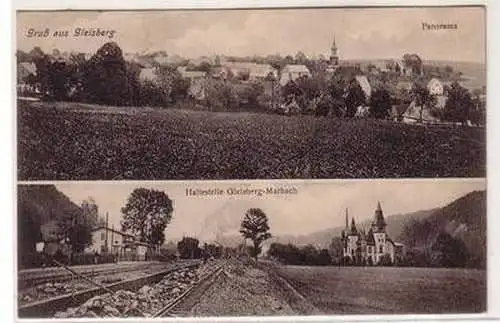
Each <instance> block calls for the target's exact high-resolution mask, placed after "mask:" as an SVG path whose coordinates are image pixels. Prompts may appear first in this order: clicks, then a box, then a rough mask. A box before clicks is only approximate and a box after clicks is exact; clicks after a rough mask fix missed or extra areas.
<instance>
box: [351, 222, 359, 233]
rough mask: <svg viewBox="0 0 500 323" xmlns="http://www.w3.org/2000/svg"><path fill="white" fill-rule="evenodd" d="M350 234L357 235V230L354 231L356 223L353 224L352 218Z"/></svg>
mask: <svg viewBox="0 0 500 323" xmlns="http://www.w3.org/2000/svg"><path fill="white" fill-rule="evenodd" d="M351 234H352V235H356V234H358V229H356V222H354V218H352V220H351Z"/></svg>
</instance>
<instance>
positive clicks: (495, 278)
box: [0, 0, 500, 322]
mask: <svg viewBox="0 0 500 323" xmlns="http://www.w3.org/2000/svg"><path fill="white" fill-rule="evenodd" d="M0 3H1V7H0V13H1V15H2V16H1V18H2V21H3V22H4V28H0V32H1V33H2V36H5V38H4V39H6V40H7V44H6V46H7V48H9V50H7V51H6V50H2V51H1V54H2V55H6V56H7V57H6V58H7V59H6V60H3V62H4V64H3V66H4V70H3V73H1V82H2V86H0V89H1V90H2V91H4V93H2V94H3V95H0V100H2V103H3V104H1V105H0V111H1V112H0V113H2V116H1V118H0V122H3V123H5V124H2V126H0V131H2V133H1V135H0V138H1V140H2V145H1V147H2V148H3V149H5V152H4V154H3V156H5V157H7V156H9V157H12V158H15V155H14V152H15V141H14V139H15V137H14V131H15V126H14V127H13V125H15V113H14V109H13V106H14V105H13V103H14V100H13V98H12V97H11V94H12V93H13V92H14V91H13V90H12V89H13V86H12V84H13V80H15V78H14V77H13V76H14V72H13V71H14V67H13V66H14V62H13V55H11V54H13V53H14V52H15V47H12V45H13V44H14V42H13V41H14V37H13V36H12V35H13V34H14V31H13V30H10V29H9V27H10V28H15V27H13V26H15V21H14V19H15V18H14V17H15V13H14V10H57V9H59V10H61V9H77V10H85V9H87V10H96V9H102V10H103V9H113V10H118V9H121V10H123V9H143V10H146V9H216V8H249V7H253V8H266V7H267V8H269V7H272V8H283V7H324V6H443V5H444V6H447V5H448V6H449V5H485V4H486V3H485V1H479V0H469V1H453V0H440V1H439V2H438V1H436V0H419V1H416V0H413V1H411V2H410V1H408V2H405V3H401V2H398V1H387V0H385V1H375V0H365V1H360V0H351V1H348V0H344V1H328V0H311V1H306V0H287V1H283V0H280V1H274V2H273V1H270V0H268V1H266V0H253V1H252V0H246V1H245V0H232V1H231V0H217V1H215V0H214V1H206V0H201V1H196V0H190V1H182V0H171V1H153V0H129V1H127V2H125V1H123V0H108V1H102V0H85V1H75V0H71V1H70V0H60V1H57V0H45V1H43V2H42V1H40V0H18V1H17V2H16V3H15V4H14V6H15V7H14V8H9V2H8V1H0ZM499 8H500V6H499V2H498V1H495V2H494V1H491V2H490V3H488V6H487V24H488V27H487V30H488V34H487V38H488V60H487V64H488V105H487V107H488V127H487V129H488V253H489V255H488V256H489V259H488V314H487V315H485V314H480V315H404V316H402V315H397V316H385V315H384V316H357V315H356V316H317V317H285V318H281V319H280V318H269V317H266V318H260V317H259V318H256V317H246V318H241V317H240V318H203V319H200V318H198V319H182V320H179V319H178V320H177V321H203V322H208V321H210V322H213V321H218V322H228V321H244V322H250V321H252V322H253V321H280V322H283V321H287V322H288V321H304V322H319V321H321V322H325V321H356V322H365V321H373V320H374V319H378V320H381V321H384V322H388V321H391V322H392V321H395V322H400V321H456V320H460V321H464V322H469V321H470V322H476V321H478V320H480V319H482V320H485V319H486V320H487V319H488V318H489V319H492V318H493V317H496V318H500V306H499V304H500V302H499V296H498V294H499V289H500V277H499V275H498V270H499V268H500V257H499V253H498V251H496V248H497V246H500V235H499V234H498V232H500V230H499V229H500V228H499V225H498V224H499V221H498V216H497V215H496V213H497V211H496V210H498V209H499V208H498V207H497V206H499V205H498V204H499V203H498V197H499V196H500V191H499V189H498V183H499V182H498V181H499V180H500V176H499V175H500V173H499V168H498V167H496V165H500V158H499V151H500V149H499V147H500V140H499V139H500V129H498V127H496V125H497V124H500V118H499V117H500V110H499V109H500V108H498V107H497V104H496V103H500V101H499V100H498V91H495V90H496V89H497V88H498V84H500V80H499V79H498V71H499V63H497V60H496V59H495V58H496V57H498V55H499V54H500V53H499V51H498V47H499V42H498V37H499V35H498V32H497V31H498V26H495V24H496V25H498V23H497V22H498V21H499V20H500V15H499ZM9 9H10V10H9ZM9 18H12V21H11V19H9ZM7 21H10V22H11V24H9V23H7ZM5 26H7V28H5ZM9 32H10V33H9ZM491 58H493V59H491ZM9 67H11V68H9ZM5 71H7V72H5ZM9 72H13V73H12V74H11V73H9ZM495 148H496V149H495ZM2 161H3V165H2V166H3V167H0V169H1V171H2V172H3V173H2V174H1V175H3V176H1V177H0V178H1V179H2V182H3V184H7V185H5V186H2V191H1V193H2V194H1V195H0V196H2V198H3V202H4V203H2V205H3V206H4V207H3V208H2V209H3V210H4V218H3V220H4V222H5V223H7V224H8V225H7V227H10V228H14V227H15V222H14V219H15V216H12V215H14V214H15V213H14V208H15V201H16V200H15V194H14V192H15V191H13V189H15V178H16V176H17V171H16V170H15V168H14V164H9V161H12V160H9V159H8V158H4V159H2ZM5 228H6V227H4V230H3V232H2V234H1V235H0V239H2V240H1V244H0V245H1V246H3V247H4V248H3V249H4V250H3V252H2V253H0V259H1V260H0V261H1V263H2V264H5V263H11V261H15V253H14V252H13V251H14V250H13V247H12V243H13V235H12V233H13V232H14V231H11V230H8V229H5ZM11 265H13V263H11ZM13 269H14V268H13V267H10V268H9V266H0V271H1V278H2V281H1V282H0V284H1V285H0V286H2V288H3V290H4V291H5V292H4V293H3V295H2V296H3V297H2V298H3V299H2V300H1V302H0V315H1V317H2V318H3V319H6V320H5V321H10V319H11V318H15V317H16V314H15V313H14V310H13V309H14V303H13V300H14V299H15V297H14V298H13V297H11V295H13V294H14V295H15V291H14V288H13V285H14V281H13V276H12V272H13ZM11 289H12V291H13V294H11V292H10V290H11ZM9 313H10V314H11V315H9ZM2 321H4V320H2ZM25 321H26V320H25ZM36 321H37V322H42V321H45V320H36ZM74 321H82V322H88V321H89V320H88V319H86V320H71V322H74ZM100 321H102V320H100ZM119 321H129V322H137V321H139V320H137V319H131V320H123V319H122V320H119ZM162 321H169V320H165V319H163V320H162Z"/></svg>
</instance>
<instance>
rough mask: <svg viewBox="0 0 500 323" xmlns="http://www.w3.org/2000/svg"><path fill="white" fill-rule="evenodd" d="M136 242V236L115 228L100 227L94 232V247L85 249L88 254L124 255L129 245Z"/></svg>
mask: <svg viewBox="0 0 500 323" xmlns="http://www.w3.org/2000/svg"><path fill="white" fill-rule="evenodd" d="M133 242H134V236H133V235H131V234H127V233H123V232H120V231H118V230H115V229H113V228H106V227H99V228H95V229H94V230H92V245H91V246H89V247H87V248H86V249H85V252H87V253H96V252H97V253H99V254H100V253H113V254H122V253H123V252H125V250H124V249H126V247H127V245H128V244H130V243H133Z"/></svg>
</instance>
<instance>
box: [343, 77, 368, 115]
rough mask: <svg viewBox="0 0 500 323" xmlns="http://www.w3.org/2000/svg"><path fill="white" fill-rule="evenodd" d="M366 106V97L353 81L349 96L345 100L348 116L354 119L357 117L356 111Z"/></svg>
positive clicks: (348, 91) (359, 86) (348, 92)
mask: <svg viewBox="0 0 500 323" xmlns="http://www.w3.org/2000/svg"><path fill="white" fill-rule="evenodd" d="M365 104H366V95H365V93H364V92H363V89H362V88H361V85H359V83H358V82H356V81H355V80H353V81H351V84H350V85H349V88H348V90H347V95H346V98H345V105H346V108H347V116H348V117H350V118H352V117H354V116H355V115H356V109H357V107H359V106H362V105H365Z"/></svg>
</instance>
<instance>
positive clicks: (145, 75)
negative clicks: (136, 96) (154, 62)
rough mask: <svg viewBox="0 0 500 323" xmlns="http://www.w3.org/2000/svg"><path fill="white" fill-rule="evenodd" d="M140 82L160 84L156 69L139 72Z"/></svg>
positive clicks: (144, 69) (150, 68)
mask: <svg viewBox="0 0 500 323" xmlns="http://www.w3.org/2000/svg"><path fill="white" fill-rule="evenodd" d="M139 81H141V82H146V81H147V82H153V83H156V82H158V75H157V74H156V67H144V68H141V71H140V72H139Z"/></svg>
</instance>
